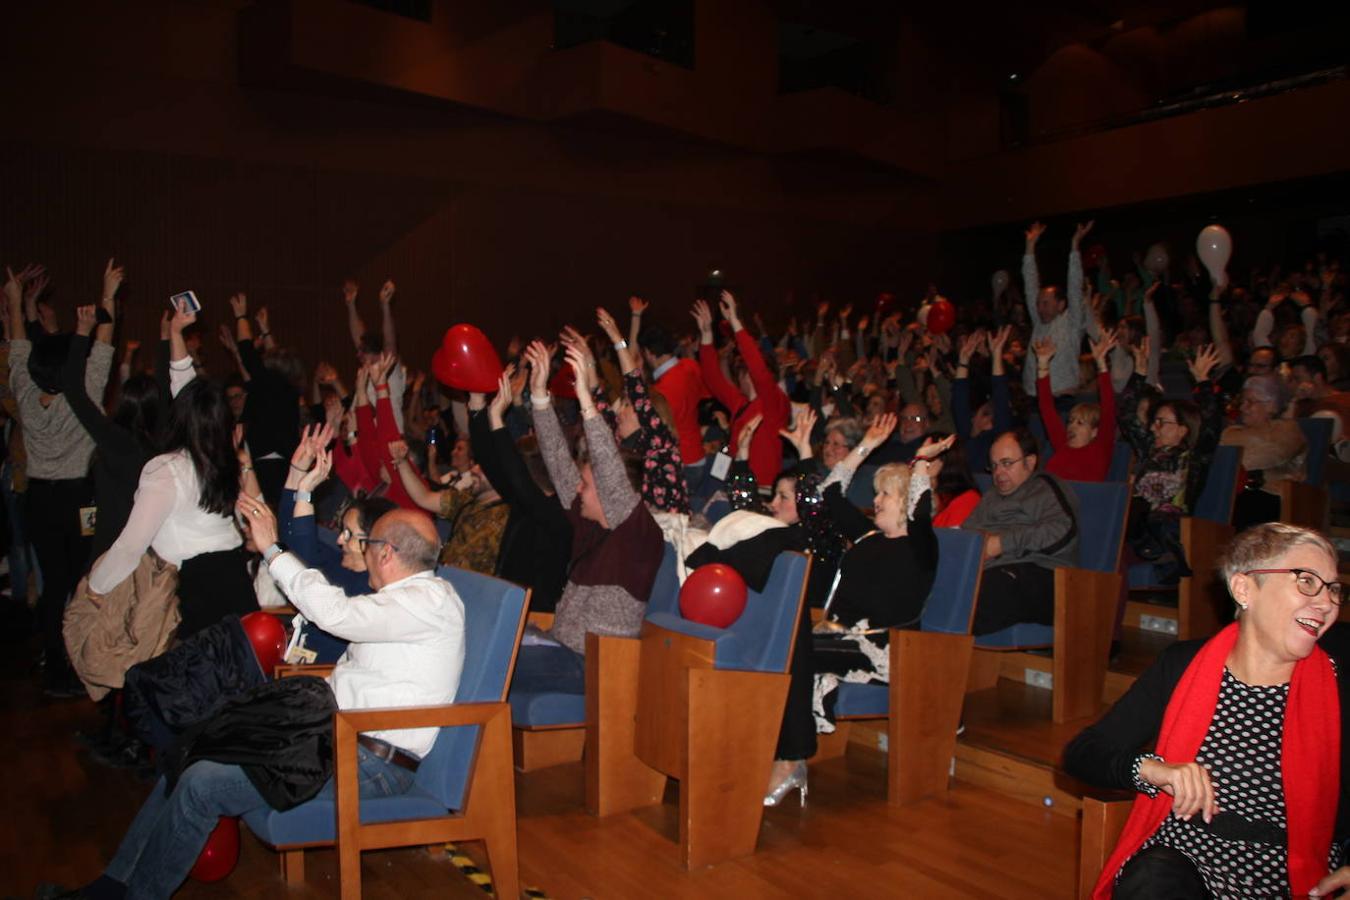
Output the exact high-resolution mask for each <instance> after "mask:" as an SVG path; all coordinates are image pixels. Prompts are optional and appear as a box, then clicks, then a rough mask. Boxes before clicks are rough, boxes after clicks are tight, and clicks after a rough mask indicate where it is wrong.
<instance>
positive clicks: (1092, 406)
mask: <svg viewBox="0 0 1350 900" xmlns="http://www.w3.org/2000/svg"><path fill="white" fill-rule="evenodd" d="M1075 416H1081V417H1082V419H1083V421H1084V422H1086V423H1088V426H1089V427H1091V428H1097V427H1098V426H1100V425H1101V423H1102V407H1101V404H1100V403H1075V404H1074V405H1073V407H1072V408H1071V409H1070V410H1069V417H1068V419H1066V420H1065V422H1066V423H1068V422H1070V421H1072V420H1073V418H1074V417H1075Z"/></svg>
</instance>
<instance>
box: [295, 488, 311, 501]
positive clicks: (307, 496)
mask: <svg viewBox="0 0 1350 900" xmlns="http://www.w3.org/2000/svg"><path fill="white" fill-rule="evenodd" d="M295 499H296V500H298V501H300V502H301V503H313V502H314V494H313V492H311V491H307V490H305V489H303V488H300V489H298V490H296V492H295Z"/></svg>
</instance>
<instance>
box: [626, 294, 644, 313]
mask: <svg viewBox="0 0 1350 900" xmlns="http://www.w3.org/2000/svg"><path fill="white" fill-rule="evenodd" d="M647 306H648V304H647V301H646V300H643V299H642V298H641V297H629V298H628V312H629V313H631V314H632V315H635V316H640V315H642V314H643V313H645V312H646V311H647Z"/></svg>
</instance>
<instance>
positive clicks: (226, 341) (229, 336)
mask: <svg viewBox="0 0 1350 900" xmlns="http://www.w3.org/2000/svg"><path fill="white" fill-rule="evenodd" d="M216 337H217V338H219V340H220V345H221V346H222V347H224V348H225V349H226V350H228V351H230V352H231V353H235V352H236V351H237V350H238V349H239V345H238V344H236V343H235V341H234V332H233V331H232V330H230V326H228V325H221V326H220V327H219V328H217V329H216Z"/></svg>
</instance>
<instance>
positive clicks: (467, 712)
mask: <svg viewBox="0 0 1350 900" xmlns="http://www.w3.org/2000/svg"><path fill="white" fill-rule="evenodd" d="M503 712H505V713H506V714H507V715H510V714H511V706H510V704H508V703H500V702H499V703H450V704H446V705H445V706H393V707H388V708H385V709H342V710H338V711H337V712H336V713H334V714H333V717H334V719H337V720H341V722H342V723H344V724H346V725H348V726H350V727H351V728H352V729H353V730H354V731H357V732H362V731H388V730H390V729H396V728H446V727H449V726H451V725H483V724H485V723H487V722H490V721H491V720H492V719H494V718H496V717H497V716H499V715H501V714H502V713H503Z"/></svg>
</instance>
